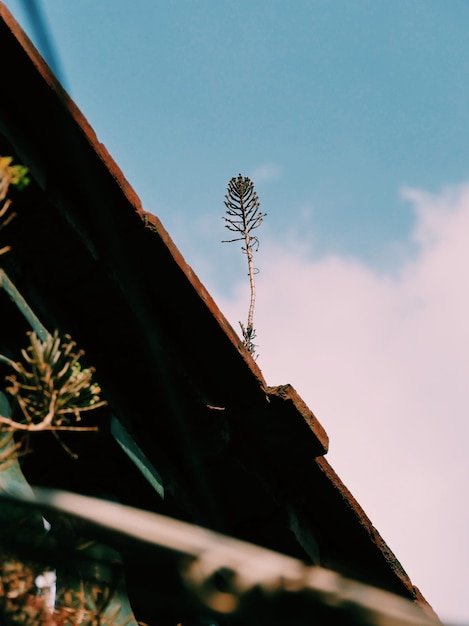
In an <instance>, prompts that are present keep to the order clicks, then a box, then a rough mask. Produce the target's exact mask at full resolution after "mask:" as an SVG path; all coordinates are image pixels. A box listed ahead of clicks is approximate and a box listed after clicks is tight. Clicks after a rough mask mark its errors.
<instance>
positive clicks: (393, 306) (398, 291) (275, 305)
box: [217, 185, 469, 622]
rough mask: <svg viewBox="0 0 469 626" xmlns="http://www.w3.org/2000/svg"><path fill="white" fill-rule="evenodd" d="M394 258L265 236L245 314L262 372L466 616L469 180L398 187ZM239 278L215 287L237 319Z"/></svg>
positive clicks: (455, 613) (413, 562) (241, 311)
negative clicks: (401, 256) (403, 212)
mask: <svg viewBox="0 0 469 626" xmlns="http://www.w3.org/2000/svg"><path fill="white" fill-rule="evenodd" d="M402 195H403V197H404V198H405V199H406V200H407V201H408V202H409V203H410V204H411V206H412V209H413V211H414V212H415V227H414V229H413V232H412V233H411V234H410V237H409V240H408V241H407V242H406V247H407V249H408V250H409V254H408V255H407V256H406V258H405V260H404V261H403V262H401V265H400V267H399V268H395V271H393V272H392V273H389V274H386V273H383V272H380V271H378V270H376V269H374V268H373V267H370V266H368V265H366V264H364V263H363V262H360V261H359V260H357V259H355V258H352V257H343V256H338V255H330V256H325V257H323V258H321V259H319V260H311V258H309V257H308V254H307V251H306V247H305V242H304V241H299V242H298V247H297V248H296V249H295V248H292V246H291V241H290V242H289V244H288V248H285V247H282V246H280V245H278V243H277V244H269V243H268V242H267V241H265V240H263V242H262V243H263V248H262V256H259V259H258V265H259V267H260V268H261V273H260V274H259V275H258V280H257V303H256V311H255V328H256V329H257V340H258V343H259V349H258V352H259V355H260V356H259V360H258V363H259V365H260V367H261V369H262V371H263V373H264V376H265V378H266V380H267V383H268V384H270V385H277V384H284V383H287V382H289V383H291V384H292V385H293V386H294V387H295V388H296V389H297V391H298V392H299V393H300V395H301V396H302V397H303V399H304V400H305V401H306V402H307V404H308V405H309V407H310V408H311V409H312V410H313V412H314V413H315V414H316V415H317V417H318V419H319V420H320V421H321V423H322V424H323V426H324V427H325V428H326V431H327V432H328V434H329V437H330V440H331V441H330V452H329V455H328V457H329V461H330V462H331V464H332V465H333V467H334V468H335V469H336V471H337V472H338V473H339V475H340V476H341V478H342V479H343V480H344V482H345V484H346V485H347V486H348V487H349V488H350V490H351V491H352V493H353V494H354V496H355V497H356V498H357V499H358V501H359V502H360V504H361V505H362V506H363V508H364V509H365V511H366V512H367V514H368V515H369V517H370V518H371V521H372V522H373V523H374V524H375V526H376V527H377V529H378V531H379V532H380V533H381V534H382V536H383V538H384V539H385V541H386V542H387V543H388V544H389V546H390V547H391V549H392V550H393V551H394V552H395V554H396V556H397V558H398V559H399V560H400V561H401V563H402V564H403V566H404V568H405V569H406V570H407V572H408V574H409V575H410V577H411V579H412V581H413V583H414V584H416V585H417V586H418V587H419V588H420V589H421V591H422V593H423V594H424V596H425V597H426V598H427V599H428V601H429V602H430V604H432V606H433V607H434V609H435V610H436V611H437V612H438V613H439V615H440V617H442V618H443V619H445V620H448V621H450V620H453V621H458V620H461V621H464V620H465V621H466V622H468V621H469V608H468V605H467V600H466V595H467V594H466V589H465V587H466V583H467V580H469V565H468V564H469V533H468V531H467V529H468V528H469V504H467V492H468V486H469V485H468V477H469V454H468V452H467V445H468V443H467V442H468V439H469V426H468V422H469V392H468V383H469V288H468V282H469V281H468V268H469V245H468V244H469V185H461V186H458V187H453V188H448V189H445V190H443V191H442V192H441V193H439V194H435V195H432V194H429V193H427V192H424V191H420V190H415V189H404V190H403V191H402ZM247 289H248V286H247V285H246V284H243V285H240V286H239V287H238V289H237V290H236V291H235V292H234V295H233V297H232V298H231V299H224V300H223V298H217V299H218V302H219V304H220V307H221V309H222V310H223V311H224V313H225V315H226V316H227V317H228V319H229V320H230V321H231V322H232V324H233V326H234V327H237V326H238V324H237V322H238V320H239V319H241V320H243V318H244V315H245V309H246V304H247V303H248V295H249V294H248V291H247Z"/></svg>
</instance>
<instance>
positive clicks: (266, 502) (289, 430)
mask: <svg viewBox="0 0 469 626" xmlns="http://www.w3.org/2000/svg"><path fill="white" fill-rule="evenodd" d="M0 55H1V57H2V58H3V59H8V63H4V64H3V68H2V84H3V90H2V96H1V98H0V154H14V155H15V157H16V158H17V159H18V160H19V161H20V162H22V163H24V164H26V165H27V166H28V167H29V168H30V171H31V174H32V177H33V179H34V180H33V184H32V185H31V186H30V188H28V189H27V190H26V191H25V192H23V195H22V197H21V198H18V200H17V203H16V205H17V207H18V211H17V212H18V216H17V218H16V219H15V220H14V221H13V222H12V223H11V225H9V226H8V229H5V230H4V231H2V233H1V235H2V239H4V238H5V236H8V243H9V244H10V245H11V246H12V251H11V252H10V253H9V254H8V255H6V256H5V257H4V258H2V264H3V267H4V269H5V271H6V274H7V275H8V277H9V278H10V279H11V280H12V281H13V283H14V285H15V286H16V288H17V289H18V290H19V292H20V293H21V294H22V295H23V296H24V297H25V299H26V301H27V303H28V304H29V306H30V307H31V308H32V310H33V311H34V313H35V314H36V315H37V316H38V318H39V320H41V322H42V324H43V325H44V326H45V327H46V328H47V329H48V330H53V329H54V328H58V329H59V330H60V331H62V332H67V333H70V334H71V335H72V337H73V338H74V339H75V340H76V341H77V343H78V345H79V346H80V347H81V348H83V349H84V350H85V351H86V358H87V360H88V361H89V363H91V364H92V365H93V366H94V367H95V368H96V372H97V377H98V379H99V383H100V385H101V387H102V389H103V393H104V396H105V397H106V399H107V400H108V401H109V406H110V411H106V412H104V414H103V425H104V426H103V428H102V429H101V432H100V434H99V435H96V436H95V437H94V438H93V439H91V440H90V439H87V440H86V444H85V443H84V442H83V441H80V442H79V443H77V444H75V445H77V446H78V450H79V460H78V462H77V463H75V464H74V463H72V462H71V461H70V460H68V459H66V458H65V455H63V453H62V452H61V451H59V452H57V451H54V450H53V449H52V447H51V446H50V443H49V442H48V441H46V440H45V439H44V440H41V441H40V442H39V443H38V444H37V445H38V454H34V455H31V458H30V459H28V460H27V461H25V472H26V474H27V476H28V478H29V480H30V481H31V482H35V483H36V484H42V485H51V486H59V487H60V486H61V487H67V488H69V489H72V490H75V491H77V492H81V493H87V494H90V493H91V494H99V493H102V494H104V495H107V496H111V497H113V498H116V499H119V500H120V501H122V502H124V503H126V504H131V505H136V506H140V507H141V508H146V509H149V510H152V511H156V512H164V513H166V514H171V515H174V516H176V517H179V518H181V519H185V520H188V521H192V522H195V523H198V524H201V525H204V526H207V527H209V528H212V529H214V530H217V531H221V532H224V533H227V534H230V535H232V536H234V537H237V538H240V539H244V540H247V541H251V542H255V543H258V544H260V545H262V546H264V547H267V548H270V549H274V550H278V551H280V552H283V553H285V554H288V555H291V556H296V557H299V558H302V559H304V560H306V561H309V562H311V563H318V562H320V563H321V564H322V565H324V566H325V567H331V568H333V569H337V570H338V571H341V572H343V573H345V574H350V575H353V577H354V578H357V579H358V580H361V581H363V582H366V583H370V584H374V585H377V586H380V587H382V588H383V589H386V590H388V591H392V592H395V593H397V594H399V595H401V596H404V597H408V598H413V599H415V600H416V601H417V602H418V603H420V604H421V605H422V606H427V605H426V601H425V599H424V598H423V597H422V595H421V594H420V592H419V590H418V589H417V588H416V587H414V586H413V584H412V582H411V581H410V579H409V577H408V576H407V574H406V573H405V571H404V570H403V568H402V566H401V565H400V563H399V562H398V561H397V559H396V557H395V556H394V554H393V553H392V551H391V550H390V549H389V547H388V546H387V545H386V543H385V542H384V541H383V539H382V538H381V536H380V535H379V533H378V531H377V530H376V529H375V528H374V527H373V525H372V523H371V522H370V520H369V519H368V517H367V516H366V514H365V513H364V511H363V510H362V508H361V507H360V505H359V504H358V503H357V502H356V500H355V499H354V498H353V496H352V495H351V493H350V492H349V491H348V489H347V488H346V487H345V485H344V484H343V482H342V481H341V480H340V479H339V477H338V476H337V474H336V473H335V472H334V470H333V469H332V468H331V467H330V465H329V464H328V462H327V461H326V459H325V458H324V456H323V455H324V454H325V453H326V452H327V447H328V438H327V435H326V433H325V431H324V429H323V428H322V426H321V424H320V423H319V421H318V420H317V418H316V417H315V415H314V414H313V412H312V411H311V410H310V409H309V408H308V407H307V406H306V405H305V403H304V402H303V401H302V400H301V398H300V397H299V396H298V394H297V393H296V391H295V390H294V388H293V387H292V386H290V385H284V386H280V387H269V386H268V385H267V383H266V381H265V380H264V378H263V375H262V372H261V371H260V369H259V367H258V366H257V364H256V362H255V361H254V360H253V359H252V357H251V356H250V355H249V353H248V352H247V350H246V349H245V347H244V346H243V344H242V341H241V340H240V338H239V337H238V335H237V334H236V333H235V331H234V330H233V329H232V327H231V326H230V324H229V323H228V322H227V320H226V319H225V317H224V316H223V314H222V313H221V312H220V310H219V309H218V307H217V305H216V304H215V302H214V301H213V299H212V298H211V296H210V295H209V293H208V292H207V290H206V289H205V288H204V286H203V285H202V284H201V282H200V281H199V279H198V278H197V276H196V275H195V273H194V271H193V270H192V268H191V267H190V266H189V265H188V264H187V263H186V262H185V260H184V258H183V256H182V254H181V253H180V252H179V250H178V249H177V248H176V246H175V245H174V243H173V242H172V240H171V238H170V236H169V235H168V233H167V232H166V230H165V229H164V227H163V225H162V224H161V222H160V220H159V219H158V218H157V217H156V216H154V215H152V214H150V213H147V212H145V210H144V209H143V207H142V206H141V203H140V200H139V198H138V196H137V195H136V193H135V192H134V190H133V189H132V188H131V186H130V185H129V183H128V182H127V181H126V179H125V177H124V175H123V174H122V172H121V171H120V169H119V168H118V166H117V165H116V163H115V162H114V161H113V159H112V158H111V156H110V155H109V153H108V152H107V150H106V149H105V147H104V146H103V145H102V144H101V143H100V142H99V140H98V138H97V137H96V135H95V133H94V132H93V130H92V129H91V128H90V126H89V124H88V123H87V121H86V120H85V119H84V117H83V115H82V114H81V113H80V111H79V110H78V108H77V107H76V105H75V104H74V103H73V101H72V100H71V99H70V98H69V97H68V95H67V94H66V93H65V92H64V90H63V89H62V88H61V86H60V84H59V83H58V82H57V81H56V79H55V78H54V76H53V75H52V73H51V71H50V70H49V68H48V67H47V65H46V64H45V62H44V61H43V59H42V58H41V56H40V55H39V54H38V52H37V51H36V49H35V48H34V46H33V45H32V43H31V42H30V41H29V39H28V38H27V36H26V35H25V34H24V32H23V31H22V30H21V28H20V27H19V26H18V24H17V23H16V22H15V21H14V19H13V18H12V16H11V15H10V13H9V12H8V10H7V9H6V8H5V7H4V6H3V5H2V4H1V3H0ZM0 278H1V277H0ZM0 292H1V293H0V306H2V319H3V320H5V324H4V325H2V326H3V328H5V327H6V326H8V329H9V332H8V336H7V337H6V336H3V335H2V336H1V337H0V342H1V343H3V344H4V345H5V349H9V350H12V351H14V350H16V349H18V348H19V346H20V345H21V340H22V339H21V338H22V336H23V333H24V330H25V329H26V328H27V324H26V323H25V321H24V320H23V319H22V318H21V317H18V314H17V312H16V308H15V307H13V306H12V304H11V302H10V300H9V298H7V297H6V295H5V293H3V292H2V290H0ZM116 428H120V429H121V432H124V433H125V436H126V439H125V440H126V441H127V442H131V444H132V445H134V446H135V450H137V456H139V458H140V461H141V462H142V459H143V464H144V465H146V466H147V467H148V468H150V471H151V472H153V475H154V476H156V479H155V480H156V481H157V482H158V481H159V482H160V483H161V484H162V485H163V488H164V491H165V498H164V500H162V499H161V497H160V495H159V494H158V492H157V489H155V488H154V484H152V483H151V481H148V480H145V479H144V477H142V473H141V471H140V470H142V467H141V463H140V466H138V464H137V466H136V465H135V463H134V462H133V461H132V455H131V454H130V455H129V454H124V452H123V451H122V448H123V447H125V446H126V445H127V444H125V443H123V442H122V439H121V440H119V437H118V436H116V432H115V429H116ZM119 441H120V445H119V443H116V442H119ZM131 444H128V445H131ZM39 452H40V453H41V454H39ZM38 458H40V462H39V461H38V460H37V459H38ZM139 467H140V470H139ZM385 491H386V490H385V487H384V486H383V497H385ZM427 608H428V607H427ZM429 610H430V609H429Z"/></svg>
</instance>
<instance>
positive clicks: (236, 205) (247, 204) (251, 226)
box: [223, 174, 266, 356]
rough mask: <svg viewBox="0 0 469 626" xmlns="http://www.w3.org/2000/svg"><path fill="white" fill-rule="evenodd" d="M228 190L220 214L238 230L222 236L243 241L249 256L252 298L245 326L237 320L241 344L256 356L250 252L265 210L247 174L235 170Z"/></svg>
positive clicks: (255, 247)
mask: <svg viewBox="0 0 469 626" xmlns="http://www.w3.org/2000/svg"><path fill="white" fill-rule="evenodd" d="M227 191H228V193H227V194H226V195H225V200H224V204H225V206H226V214H227V216H228V217H225V216H223V219H224V220H225V221H226V224H225V228H228V230H230V231H232V232H234V233H237V234H238V235H239V236H237V237H235V238H234V239H227V240H224V241H223V243H231V242H233V241H244V244H245V245H244V246H241V250H242V251H243V252H244V254H246V256H247V260H248V275H249V286H250V290H251V298H250V302H249V311H248V319H247V323H246V326H245V325H244V324H242V322H239V325H240V326H241V331H242V333H243V340H244V345H245V346H246V348H247V349H248V352H249V353H250V354H251V355H252V356H255V351H256V345H255V344H254V339H255V338H256V331H255V330H254V325H253V324H254V322H253V319H254V304H255V301H256V284H255V281H254V275H255V274H257V273H258V271H259V270H257V269H256V268H255V267H254V264H253V252H254V251H257V250H258V249H259V239H258V237H257V236H256V235H253V234H252V231H253V230H255V229H256V228H258V227H259V226H260V225H261V224H262V220H263V219H264V217H265V216H266V213H261V211H260V210H259V207H260V202H259V198H258V196H257V193H256V192H255V190H254V183H253V182H252V180H251V179H250V178H248V177H247V176H242V175H241V174H238V177H233V178H232V179H231V180H230V181H229V183H228V189H227Z"/></svg>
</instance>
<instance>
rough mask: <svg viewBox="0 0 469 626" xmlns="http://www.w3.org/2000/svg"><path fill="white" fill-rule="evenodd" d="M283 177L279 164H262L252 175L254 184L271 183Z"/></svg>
mask: <svg viewBox="0 0 469 626" xmlns="http://www.w3.org/2000/svg"><path fill="white" fill-rule="evenodd" d="M281 175H282V168H281V167H280V165H278V164H277V163H262V164H261V165H258V166H257V167H255V168H254V169H253V171H252V173H251V175H250V178H251V179H252V180H253V181H254V183H263V182H270V181H271V180H276V179H277V178H279V177H280V176H281Z"/></svg>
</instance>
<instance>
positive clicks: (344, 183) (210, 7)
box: [4, 0, 469, 625]
mask: <svg viewBox="0 0 469 626" xmlns="http://www.w3.org/2000/svg"><path fill="white" fill-rule="evenodd" d="M4 3H5V4H6V5H7V6H8V7H9V9H10V10H11V11H12V13H13V14H14V15H15V17H16V18H17V20H18V21H19V22H20V24H22V26H23V27H24V28H25V30H26V31H27V32H28V34H29V35H30V37H31V38H32V39H33V41H35V42H37V45H38V47H39V49H40V50H42V51H43V53H46V52H47V50H45V49H44V46H43V44H42V43H41V40H40V38H39V36H38V33H37V31H36V30H35V29H34V27H33V24H32V22H31V20H30V19H29V15H28V13H25V5H26V4H27V0H23V1H22V2H21V1H20V0H6V2H4ZM39 7H40V8H41V9H42V11H43V15H44V17H45V20H46V25H47V28H48V31H49V35H50V41H51V42H52V44H53V46H54V48H55V53H56V58H55V60H56V61H58V63H59V68H60V70H61V73H62V80H63V82H64V84H65V86H66V87H67V89H68V91H69V92H70V94H71V96H72V98H73V99H74V100H75V102H76V104H77V105H78V107H79V108H80V109H81V111H82V112H83V113H84V115H85V116H86V118H87V119H88V121H89V122H90V124H91V126H92V127H93V129H94V130H95V132H96V133H97V135H98V139H99V140H100V141H101V142H103V143H104V145H105V146H106V147H107V149H108V150H109V152H110V153H111V155H112V156H113V158H114V159H115V160H116V162H117V163H118V165H119V166H120V167H121V169H122V171H123V172H124V175H125V176H126V177H127V179H128V180H129V182H130V183H131V185H132V186H133V187H134V189H135V191H136V192H137V194H138V195H139V196H140V198H141V200H142V203H143V206H144V208H145V209H146V210H147V211H151V212H154V213H155V214H156V215H158V217H159V218H160V219H161V220H162V222H163V225H164V226H165V228H166V229H167V230H168V231H169V233H170V235H171V236H172V238H173V239H174V241H175V243H176V245H177V246H178V247H179V249H180V251H181V252H182V254H183V255H184V256H185V258H186V260H187V261H188V262H189V264H190V265H191V266H192V268H193V269H194V271H195V273H196V274H197V275H198V276H199V278H200V279H201V280H202V282H203V283H204V285H205V286H206V287H207V289H208V290H209V291H210V293H211V294H212V296H213V297H214V299H215V301H216V302H217V303H218V305H219V307H220V309H221V310H222V312H223V313H224V314H225V315H226V317H227V318H228V320H229V321H230V322H231V323H232V324H233V326H234V327H235V328H239V324H238V322H239V321H242V322H243V323H245V322H246V317H247V312H248V305H249V284H248V278H247V265H246V258H245V256H243V254H242V252H241V250H240V247H239V246H238V244H226V243H224V244H223V243H221V240H223V239H226V238H227V237H226V236H227V231H226V230H225V229H224V222H223V219H222V216H223V215H224V211H225V207H224V205H223V199H224V195H225V193H226V186H227V183H228V181H229V179H230V178H231V177H233V176H237V175H238V173H242V174H243V175H245V176H249V177H250V178H251V179H252V180H253V182H254V184H255V188H256V191H257V193H258V195H259V198H260V201H261V210H262V211H263V212H265V213H266V214H267V215H266V217H265V219H264V223H263V224H262V226H261V227H260V228H259V229H258V231H257V234H258V236H259V241H260V247H259V251H258V252H257V253H256V254H255V260H254V262H255V265H256V267H257V268H258V269H259V273H258V274H257V275H256V285H257V299H256V308H255V313H254V326H255V328H256V331H257V340H256V342H257V344H258V348H257V351H258V360H257V362H258V365H259V367H260V368H261V370H262V372H263V374H264V377H265V379H266V381H267V383H268V384H269V385H277V384H286V383H290V384H292V385H293V386H294V387H295V389H296V390H297V391H298V392H299V394H300V395H301V397H302V398H303V399H304V400H305V402H306V403H307V404H308V406H309V407H310V408H311V409H312V411H313V412H314V413H315V415H316V416H317V418H318V419H319V421H320V422H321V423H322V425H323V426H324V427H325V429H326V431H327V432H328V434H329V437H330V452H329V453H328V460H329V462H330V463H331V464H332V466H333V467H334V469H335V470H336V471H337V472H338V474H339V476H340V477H341V478H342V480H343V481H344V482H345V484H346V485H347V486H348V488H349V489H350V490H351V492H352V493H353V495H354V496H355V498H356V499H357V500H358V501H359V502H360V504H361V506H362V507H363V508H364V510H365V511H366V513H367V514H368V516H369V517H370V519H371V521H372V523H373V524H374V525H375V526H376V528H377V529H378V531H379V532H380V534H381V535H382V536H383V538H384V539H385V541H386V542H387V543H388V545H389V546H390V547H391V549H392V550H393V552H394V553H395V554H396V556H397V558H398V559H399V560H400V562H401V563H402V565H403V567H404V568H405V570H406V571H407V573H408V574H409V576H410V577H411V579H412V581H413V583H414V584H415V585H416V586H417V587H419V588H420V590H421V591H422V593H423V594H424V596H425V597H426V598H427V600H428V601H429V602H430V604H431V605H432V606H433V608H434V609H435V611H436V612H437V613H438V615H439V616H440V618H442V619H443V620H444V621H446V622H447V623H452V624H453V623H454V624H459V623H460V624H466V625H467V624H469V599H468V598H469V595H468V593H467V586H468V584H469V536H468V535H469V533H468V529H469V505H468V503H467V493H468V486H469V485H468V483H469V480H468V479H469V454H468V453H467V440H468V435H469V427H468V421H469V394H468V381H469V329H468V324H467V320H468V319H469V295H468V289H467V282H468V281H467V273H468V271H467V267H468V264H469V263H468V262H469V245H468V244H469V38H468V36H467V31H468V24H469V2H468V1H467V0H449V1H448V0H393V1H390V0H387V1H386V0H294V1H293V2H289V3H287V2H286V1H285V0H283V1H281V0H237V1H234V0H224V1H223V2H220V1H219V0H198V1H197V2H194V1H193V0H165V1H164V2H162V1H158V0H134V1H133V2H132V3H129V2H127V1H124V0H101V1H100V2H96V1H95V0H80V1H79V2H63V1H59V0H42V2H41V3H40V5H39Z"/></svg>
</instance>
